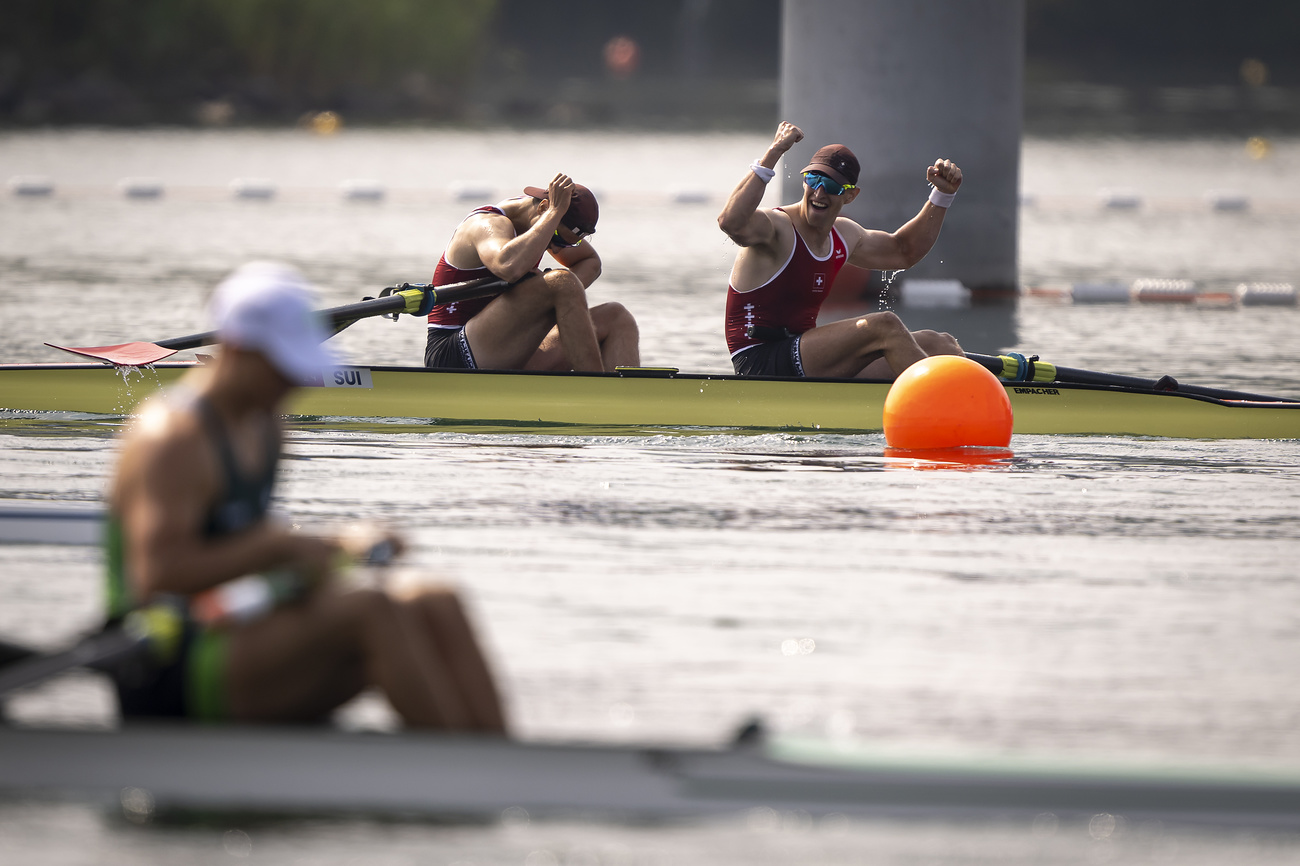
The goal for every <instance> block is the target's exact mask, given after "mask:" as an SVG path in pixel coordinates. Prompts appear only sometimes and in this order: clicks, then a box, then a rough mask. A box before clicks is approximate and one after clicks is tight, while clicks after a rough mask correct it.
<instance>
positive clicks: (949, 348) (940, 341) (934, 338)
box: [858, 331, 966, 379]
mask: <svg viewBox="0 0 1300 866" xmlns="http://www.w3.org/2000/svg"><path fill="white" fill-rule="evenodd" d="M912 337H913V339H915V340H916V344H917V345H918V346H920V347H921V351H923V352H925V354H926V356H927V357H928V356H930V355H965V354H966V353H965V352H963V351H962V350H961V346H960V345H958V344H957V340H956V338H955V337H953V335H952V334H947V333H944V332H943V331H913V332H912ZM858 378H860V379H893V378H895V373H894V370H893V368H891V367H890V366H889V362H888V361H886V360H885V359H884V358H883V357H881V358H878V359H876V360H874V361H872V362H871V363H870V364H868V365H867V366H866V367H864V368H862V372H861V373H859V374H858Z"/></svg>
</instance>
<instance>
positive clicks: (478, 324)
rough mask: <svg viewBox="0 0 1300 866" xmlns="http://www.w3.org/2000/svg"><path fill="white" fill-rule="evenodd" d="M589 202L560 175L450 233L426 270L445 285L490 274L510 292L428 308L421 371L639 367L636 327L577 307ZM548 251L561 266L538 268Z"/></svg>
mask: <svg viewBox="0 0 1300 866" xmlns="http://www.w3.org/2000/svg"><path fill="white" fill-rule="evenodd" d="M599 218H600V208H599V206H598V205H597V204H596V197H595V196H594V195H592V194H591V190H589V189H587V188H586V187H585V186H583V185H582V184H580V183H574V182H573V180H572V179H571V178H570V177H569V176H568V175H566V174H557V175H556V176H555V177H554V178H552V179H551V183H550V185H549V186H548V187H547V188H546V189H542V188H541V187H535V186H530V187H525V188H524V194H523V195H522V196H517V197H515V198H509V199H506V200H505V201H502V202H498V203H497V204H492V205H484V206H482V207H479V208H475V209H474V210H473V211H471V212H470V214H469V216H467V217H465V219H464V221H463V222H461V224H460V225H459V226H457V227H456V231H455V232H454V233H453V234H452V236H451V240H450V241H448V242H447V248H446V249H445V250H444V251H443V253H442V258H440V259H439V260H438V266H437V268H436V269H435V270H434V272H433V285H435V286H446V285H450V284H452V283H459V282H463V281H466V280H476V279H479V278H481V277H487V276H496V277H499V278H500V279H502V280H505V281H506V282H507V283H512V285H511V286H510V287H509V288H508V289H506V290H504V291H503V292H502V293H501V294H499V295H496V296H495V297H492V298H479V299H476V300H471V301H460V302H458V303H454V304H447V305H445V306H440V307H434V308H433V311H432V312H430V313H429V334H428V340H427V343H426V345H425V349H424V365H425V366H426V367H443V368H450V369H462V370H463V369H470V370H472V369H475V368H479V367H482V368H483V369H487V370H547V371H566V370H580V371H585V372H595V373H599V372H601V371H604V372H607V373H610V372H613V371H614V368H615V367H636V366H638V365H640V363H641V350H640V347H639V342H640V336H639V334H638V331H637V326H636V320H635V319H634V318H633V317H632V314H631V313H630V312H628V310H627V308H626V307H624V306H623V305H622V304H619V303H604V304H597V305H596V306H594V307H588V306H587V289H588V288H589V287H590V286H591V284H592V283H594V282H595V281H596V278H597V277H599V276H600V269H601V265H600V256H599V255H598V254H597V253H596V250H595V249H594V248H593V247H592V245H591V241H590V240H589V237H590V236H591V235H592V234H593V233H595V231H596V220H597V219H599ZM546 253H549V254H550V256H551V258H553V259H554V260H555V261H556V262H558V263H559V264H560V265H561V267H558V268H553V269H550V270H547V271H546V272H545V273H543V272H542V271H541V270H539V267H540V266H541V262H542V256H543V255H544V254H546Z"/></svg>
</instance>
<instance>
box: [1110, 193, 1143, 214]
mask: <svg viewBox="0 0 1300 866" xmlns="http://www.w3.org/2000/svg"><path fill="white" fill-rule="evenodd" d="M1101 206H1102V207H1104V208H1106V209H1107V210H1137V209H1138V208H1140V207H1141V206H1142V196H1140V195H1138V194H1137V193H1136V192H1134V191H1133V190H1131V189H1103V190H1102V191H1101Z"/></svg>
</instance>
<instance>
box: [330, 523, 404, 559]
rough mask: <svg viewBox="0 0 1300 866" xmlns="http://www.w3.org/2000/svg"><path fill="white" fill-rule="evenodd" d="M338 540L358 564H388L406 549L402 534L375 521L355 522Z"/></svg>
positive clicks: (348, 556)
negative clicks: (376, 523) (378, 524)
mask: <svg viewBox="0 0 1300 866" xmlns="http://www.w3.org/2000/svg"><path fill="white" fill-rule="evenodd" d="M337 540H338V542H339V545H340V546H341V547H342V548H343V553H344V554H345V555H346V556H347V558H348V559H349V560H351V561H352V562H355V563H357V564H358V565H388V564H389V563H390V562H392V561H393V559H394V558H395V557H396V556H397V555H398V554H400V553H401V552H402V551H404V550H405V549H406V541H405V539H403V538H402V536H401V535H399V534H397V533H396V532H393V531H392V530H391V529H385V528H384V527H382V526H377V525H375V524H373V523H354V524H352V525H350V526H348V527H347V528H346V529H344V530H343V531H342V532H340V533H339V535H338V539H337Z"/></svg>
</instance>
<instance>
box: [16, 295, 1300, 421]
mask: <svg viewBox="0 0 1300 866" xmlns="http://www.w3.org/2000/svg"><path fill="white" fill-rule="evenodd" d="M505 288H508V287H507V286H506V284H505V283H504V282H502V281H501V280H499V279H496V278H495V277H484V278H481V279H478V280H470V281H467V282H464V283H455V284H452V285H449V286H438V287H434V286H430V285H425V284H420V285H414V286H413V285H411V284H409V283H403V284H402V285H401V286H389V287H387V288H385V289H384V290H383V291H382V292H380V294H379V297H377V298H365V299H363V300H362V301H360V302H358V303H354V304H346V305H343V306H340V307H334V308H331V309H328V310H322V311H320V315H321V316H322V318H323V319H324V320H325V321H326V322H327V323H328V325H329V327H330V330H331V331H332V332H333V333H338V332H339V331H341V330H343V329H344V328H347V327H349V326H351V325H352V324H353V323H355V322H357V321H359V320H360V319H362V318H368V317H374V316H388V317H392V318H397V317H398V316H401V315H412V316H417V317H421V316H424V315H426V314H427V313H428V311H429V310H430V309H432V308H433V307H434V306H436V305H438V304H447V303H452V302H454V301H458V300H466V299H470V298H475V297H480V296H482V295H484V294H485V293H496V292H500V291H502V290H503V289H505ZM217 336H218V335H217V334H216V333H215V332H213V331H208V332H205V333H201V334H191V335H189V336H184V337H173V338H169V339H166V340H159V341H158V342H156V343H148V342H133V343H124V344H121V345H116V346H97V347H83V348H71V347H64V346H54V348H61V349H64V350H65V351H68V352H72V353H73V354H76V355H79V356H82V357H86V358H91V359H94V360H96V361H99V362H101V363H99V364H8V365H0V410H10V411H17V412H85V413H92V414H102V415H119V416H120V415H127V414H129V413H131V412H132V411H133V410H134V409H135V407H136V406H137V405H138V404H139V403H140V401H141V400H143V399H145V398H146V397H148V396H149V395H151V394H152V393H154V392H156V391H157V390H159V389H160V388H163V387H166V386H168V385H171V384H173V383H174V382H175V381H176V380H177V379H178V378H179V377H180V376H181V375H182V373H184V372H185V371H186V370H189V369H193V367H194V365H193V364H175V363H161V362H162V361H163V360H164V359H166V358H169V357H171V356H172V355H174V354H175V353H176V352H178V351H180V350H184V349H196V348H199V347H202V346H208V345H211V344H212V343H214V342H215V341H216V340H217ZM47 345H51V346H52V345H53V344H47ZM968 357H969V358H971V359H973V360H975V361H976V362H978V363H979V364H982V365H983V366H984V367H986V368H987V369H988V370H990V371H991V372H993V373H994V374H995V375H997V376H999V377H1000V378H1001V379H1003V380H1005V382H1004V384H1005V387H1006V389H1007V394H1008V397H1009V398H1010V400H1011V407H1012V412H1013V414H1014V417H1015V426H1014V432H1015V433H1021V434H1062V433H1064V434H1100V435H1112V434H1113V435H1130V436H1134V435H1136V436H1169V437H1179V438H1193V439H1201V438H1204V439H1298V438H1300V400H1292V399H1287V398H1281V397H1269V396H1265V395H1260V394H1250V393H1244V392H1240V391H1228V390H1223V389H1218V388H1206V387H1200V386H1195V385H1181V384H1179V383H1178V382H1176V381H1175V380H1174V379H1172V378H1171V377H1168V376H1163V377H1161V378H1160V379H1158V380H1150V379H1141V378H1137V377H1133V376H1123V375H1117V374H1113V373H1096V372H1093V371H1090V370H1076V369H1072V368H1068V367H1057V366H1055V365H1052V364H1049V363H1046V362H1043V361H1040V360H1039V359H1038V357H1037V356H1033V357H1031V358H1026V357H1025V356H1024V355H1020V354H1016V353H1011V354H1010V355H998V356H989V355H978V354H973V353H972V354H969V355H968ZM889 388H890V383H889V382H887V381H880V380H874V381H873V380H863V379H778V378H759V377H748V378H746V377H740V376H731V375H708V374H691V373H681V372H679V371H678V370H677V369H676V368H673V367H634V368H620V369H619V370H618V371H617V372H614V373H543V372H522V371H498V370H430V369H426V368H424V367H364V366H356V367H353V366H342V367H337V368H333V369H330V370H325V371H322V375H321V382H320V384H319V386H317V387H308V388H304V389H300V390H299V391H298V392H297V393H296V394H295V396H294V397H293V398H292V402H291V403H290V405H289V412H290V414H291V415H296V416H299V417H300V418H303V419H311V422H312V423H314V424H317V425H324V426H334V427H356V426H365V425H367V424H368V425H372V426H383V427H385V428H386V429H390V430H391V429H394V425H406V426H414V427H415V428H417V429H429V428H431V427H436V428H441V429H466V430H473V431H487V430H510V431H514V432H526V431H545V432H570V433H603V432H616V433H627V432H637V431H647V432H649V431H682V432H699V431H713V430H728V431H742V432H762V431H788V432H818V431H820V432H837V433H871V432H877V431H880V430H881V428H882V418H883V410H884V402H885V396H886V394H888V392H889Z"/></svg>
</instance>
